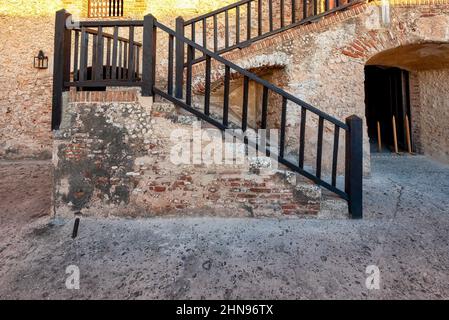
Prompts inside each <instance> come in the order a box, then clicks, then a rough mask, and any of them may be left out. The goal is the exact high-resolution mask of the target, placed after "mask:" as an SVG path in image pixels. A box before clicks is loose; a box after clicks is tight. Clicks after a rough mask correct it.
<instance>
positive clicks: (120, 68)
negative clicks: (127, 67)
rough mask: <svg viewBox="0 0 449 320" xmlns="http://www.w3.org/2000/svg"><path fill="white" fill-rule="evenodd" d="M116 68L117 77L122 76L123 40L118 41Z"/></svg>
mask: <svg viewBox="0 0 449 320" xmlns="http://www.w3.org/2000/svg"><path fill="white" fill-rule="evenodd" d="M118 49H119V50H118V65H117V67H118V70H117V79H122V78H123V41H119V47H118Z"/></svg>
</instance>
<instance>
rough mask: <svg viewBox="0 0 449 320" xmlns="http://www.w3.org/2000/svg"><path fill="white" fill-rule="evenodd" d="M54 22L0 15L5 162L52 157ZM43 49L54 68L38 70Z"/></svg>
mask: <svg viewBox="0 0 449 320" xmlns="http://www.w3.org/2000/svg"><path fill="white" fill-rule="evenodd" d="M53 23H54V22H53V18H50V17H45V16H42V17H34V18H32V19H30V18H27V17H21V16H0V30H1V41H0V66H1V73H0V87H1V90H0V158H6V159H17V158H20V159H23V158H49V157H50V156H51V131H50V124H51V95H52V58H53V32H54V30H53V29H54V27H53ZM39 50H43V51H44V53H45V55H47V56H48V57H49V65H50V66H49V69H46V70H38V69H35V68H33V59H34V56H37V54H38V52H39Z"/></svg>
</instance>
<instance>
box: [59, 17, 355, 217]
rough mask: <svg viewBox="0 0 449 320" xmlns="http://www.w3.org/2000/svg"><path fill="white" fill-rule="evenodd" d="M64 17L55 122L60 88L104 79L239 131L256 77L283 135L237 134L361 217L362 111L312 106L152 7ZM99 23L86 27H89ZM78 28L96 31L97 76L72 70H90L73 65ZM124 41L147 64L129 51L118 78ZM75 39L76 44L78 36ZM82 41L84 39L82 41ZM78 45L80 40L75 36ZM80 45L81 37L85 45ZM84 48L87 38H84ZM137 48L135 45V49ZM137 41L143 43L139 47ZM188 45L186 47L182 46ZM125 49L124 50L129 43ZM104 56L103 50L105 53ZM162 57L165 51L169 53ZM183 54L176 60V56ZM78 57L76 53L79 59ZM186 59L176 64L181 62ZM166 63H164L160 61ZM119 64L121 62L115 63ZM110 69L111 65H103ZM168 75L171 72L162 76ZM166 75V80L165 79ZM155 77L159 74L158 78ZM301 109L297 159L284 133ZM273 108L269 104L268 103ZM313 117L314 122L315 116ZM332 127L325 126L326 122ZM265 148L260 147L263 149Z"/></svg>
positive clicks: (265, 115) (61, 20)
mask: <svg viewBox="0 0 449 320" xmlns="http://www.w3.org/2000/svg"><path fill="white" fill-rule="evenodd" d="M67 18H70V15H69V14H67V13H66V12H65V11H63V10H62V11H59V12H58V13H57V16H56V33H55V35H56V37H55V62H54V65H55V68H54V84H53V123H52V128H53V129H58V128H59V123H60V120H61V105H62V92H63V91H65V90H68V89H69V88H70V87H71V86H74V87H77V88H80V87H99V86H130V85H133V86H140V87H141V88H142V95H144V96H154V95H159V96H161V97H163V98H165V99H167V100H169V101H171V102H172V103H174V104H175V105H177V106H179V107H181V108H183V109H185V110H187V111H189V112H190V113H192V114H193V115H195V116H196V117H198V118H200V119H202V120H204V121H206V122H208V123H210V124H212V125H214V126H215V127H217V128H219V129H221V130H226V129H230V128H231V127H232V128H235V126H236V125H237V126H238V127H239V128H240V129H241V131H242V132H243V133H244V132H246V131H247V129H248V104H249V103H248V90H249V81H253V82H255V83H257V84H258V85H259V86H261V87H262V88H263V90H262V92H263V93H262V95H263V98H262V99H261V101H262V102H261V103H262V105H261V106H260V107H261V108H260V110H262V114H261V116H260V118H261V119H259V120H260V123H261V129H269V128H267V118H268V114H269V112H270V108H276V109H275V110H280V113H281V114H280V119H281V121H280V122H281V123H280V127H279V131H280V135H279V144H278V146H277V149H276V150H274V151H273V148H272V147H271V146H261V145H259V144H258V142H257V140H256V141H252V140H251V139H248V137H245V136H244V135H242V136H240V137H239V138H242V139H243V141H245V143H247V144H249V145H252V146H254V147H256V148H257V149H258V150H259V151H260V150H264V149H265V152H266V154H267V155H269V156H270V157H274V158H275V159H276V160H277V161H278V162H279V163H281V164H283V165H285V166H286V167H288V168H290V169H291V170H293V171H295V172H297V173H299V174H301V175H303V176H305V177H307V178H309V179H310V180H312V181H314V182H315V183H317V184H319V185H321V186H322V187H324V188H326V189H328V190H330V191H332V192H334V193H335V194H337V195H338V196H340V197H341V198H343V199H345V200H347V201H348V204H349V211H350V213H351V215H352V217H353V218H361V217H362V120H361V119H360V118H359V117H357V116H350V117H348V118H347V119H346V122H341V121H340V120H338V119H336V118H334V117H332V116H330V115H328V114H326V113H325V112H323V111H321V110H319V109H317V108H315V107H313V106H311V105H310V104H308V103H306V102H304V101H302V100H300V99H298V98H297V97H295V96H293V95H291V94H290V93H288V92H286V91H284V90H282V89H281V88H279V87H277V86H275V85H273V84H271V83H269V82H267V81H266V80H263V79H261V78H259V77H258V76H256V75H255V74H253V73H251V72H249V71H247V70H245V69H242V68H240V67H239V66H237V65H235V64H233V63H232V62H230V61H228V60H226V59H224V58H222V57H221V56H220V55H219V54H217V53H215V52H213V51H211V50H209V49H207V48H204V47H202V46H201V45H199V44H197V43H195V42H194V41H192V40H190V39H188V38H186V37H184V36H182V35H180V34H179V33H177V32H176V31H173V30H171V29H170V28H168V27H166V26H165V25H163V24H161V23H159V22H158V21H157V20H156V19H155V18H154V17H153V16H152V15H147V16H145V18H144V20H143V21H108V22H104V21H103V22H99V21H96V22H81V23H80V30H78V29H74V30H68V29H67V28H66V26H65V23H64V22H65V21H66V19H67ZM105 27H113V28H114V30H115V32H114V34H113V37H112V38H111V36H110V35H105V34H104V33H103V32H102V28H105ZM138 27H143V43H142V45H141V46H140V44H136V43H135V42H134V41H133V39H134V31H133V30H134V28H138ZM118 28H128V30H129V38H128V39H127V41H125V39H122V40H120V39H119V37H118V33H117V29H118ZM91 29H93V30H95V31H88V30H91ZM80 31H81V36H82V35H83V34H84V36H85V37H86V34H88V32H90V34H91V35H93V36H96V37H97V43H96V46H94V47H95V48H97V49H95V51H96V52H95V53H92V55H94V54H95V55H96V59H95V60H93V61H95V62H96V63H95V64H93V65H92V68H93V69H92V70H93V71H92V72H93V77H94V78H93V79H84V78H83V80H78V79H73V80H70V78H71V77H72V78H73V76H74V75H75V74H77V71H78V70H80V71H81V72H80V75H81V74H82V73H83V72H84V71H85V70H86V66H87V65H88V64H87V63H86V62H85V59H84V58H83V59H84V60H83V63H82V65H81V66H80V67H79V68H78V69H77V68H73V72H71V71H72V70H71V68H70V66H71V61H73V59H75V58H76V56H77V53H76V52H81V55H83V54H84V55H85V54H86V53H85V52H86V49H84V51H83V49H79V50H81V51H79V50H73V51H72V50H71V48H72V39H71V34H72V32H75V33H76V32H80ZM161 35H162V36H163V37H166V39H167V40H166V41H167V44H168V50H167V51H166V52H167V53H166V54H167V59H168V63H167V64H166V65H164V66H162V65H157V64H156V57H158V58H161V57H160V56H159V55H160V54H161V52H159V51H158V44H161V43H162V42H161V41H163V39H158V41H157V37H158V36H161ZM99 39H103V40H104V39H106V42H107V41H108V40H107V39H112V40H111V41H112V43H113V44H112V49H111V50H112V53H111V54H112V55H111V57H112V60H111V61H109V62H108V61H107V60H108V59H106V62H105V59H101V58H99V57H101V56H102V55H101V50H102V49H101V48H102V44H99V42H100V41H101V42H104V41H103V40H100V41H99ZM120 41H122V42H123V43H128V57H136V55H135V53H134V52H135V51H138V50H140V48H141V51H142V54H141V56H142V57H143V59H142V65H141V75H142V76H141V78H140V77H139V76H138V72H137V73H134V72H133V71H136V70H139V67H137V66H136V64H135V63H136V61H132V59H128V60H127V63H125V64H124V65H125V66H126V67H127V69H128V71H127V72H126V73H124V74H125V78H124V79H118V78H117V77H118V76H117V73H118V72H115V74H114V75H115V77H113V76H112V75H113V71H114V70H116V69H114V66H118V61H119V59H116V57H117V53H114V52H117V51H118V49H117V48H118V43H119V42H120ZM74 42H75V44H74V46H75V47H76V39H75V41H74ZM81 43H82V41H81ZM78 46H80V44H79V43H78ZM81 46H82V45H81ZM181 46H182V47H183V48H185V50H186V52H187V55H186V56H185V57H184V55H183V56H178V55H177V54H176V55H175V47H176V48H177V49H179V48H180V47H181ZM84 47H85V48H86V47H87V45H84ZM131 48H133V49H131ZM136 48H139V49H136ZM183 51H184V49H183ZM125 52H126V51H125ZM197 52H198V53H199V54H200V55H201V56H203V57H204V59H205V73H204V87H205V94H204V104H203V106H202V107H198V106H197V105H195V104H194V103H193V102H192V87H193V73H192V66H193V63H194V59H195V55H196V53H197ZM103 57H104V55H103ZM164 58H165V57H163V59H164ZM179 59H180V60H181V61H178V60H179ZM75 60H76V59H75ZM178 65H179V66H181V67H180V68H179V69H178V67H176V66H178ZM212 65H214V68H217V69H216V70H218V69H219V68H220V67H219V66H221V68H222V69H223V70H224V76H223V86H224V96H223V105H222V108H221V115H220V117H219V118H217V117H216V116H214V115H212V114H211V111H210V106H211V105H210V104H211V103H210V101H211V99H210V98H211V74H212ZM110 66H111V67H112V69H110V70H111V73H110V76H109V77H108V76H105V73H104V72H103V74H102V73H101V72H102V70H105V69H104V68H106V71H107V70H109V67H110ZM184 66H186V68H185V69H186V70H185V80H183V81H181V82H180V83H177V86H176V87H174V80H175V79H177V77H178V76H179V74H181V77H182V75H183V73H184ZM157 67H158V74H161V72H163V74H164V76H163V77H161V78H162V79H159V78H158V79H156V68H157ZM161 68H162V69H164V68H165V70H163V71H162V69H161ZM117 70H120V69H117ZM106 74H107V75H109V73H108V72H106ZM165 75H166V77H165ZM231 76H232V78H235V77H241V78H242V79H243V95H242V97H243V99H242V115H241V121H240V123H239V124H235V123H234V124H232V126H231V123H230V121H229V111H230V103H229V88H230V83H231ZM164 79H166V83H165V84H164V83H163V81H161V80H164ZM156 80H158V81H156ZM269 95H276V96H277V97H279V99H275V101H279V105H277V106H273V105H272V104H270V105H269V104H268V96H269ZM292 110H293V111H296V112H297V111H300V115H301V116H300V118H301V119H300V120H301V121H300V130H299V131H300V132H299V152H298V155H297V157H295V159H296V160H292V159H291V157H290V155H289V156H287V155H286V134H287V127H288V126H287V119H289V118H291V117H292V115H290V116H289V115H288V112H289V111H290V112H292ZM271 111H272V110H271ZM310 117H313V118H315V119H316V120H317V126H316V127H317V136H316V139H317V144H316V149H315V150H308V149H306V148H307V146H306V141H307V140H308V139H309V138H310V137H306V134H307V132H306V121H307V119H308V118H309V119H310ZM312 125H313V123H312ZM325 128H333V129H332V132H333V133H332V139H333V150H332V155H329V157H330V158H331V159H332V169H331V171H332V172H331V175H330V177H329V179H326V178H324V177H323V175H322V170H321V168H322V160H323V139H324V134H328V132H325V130H324V129H325ZM327 131H328V130H327ZM342 133H343V134H344V135H345V147H346V150H345V154H344V158H345V164H344V165H345V174H344V181H345V183H344V187H342V186H341V185H339V184H338V183H337V168H338V158H339V157H338V153H339V144H340V135H341V134H342ZM262 148H263V149H262ZM305 154H307V155H312V154H315V170H313V171H312V170H309V169H307V168H306V167H305V165H304V163H305V161H304V158H305Z"/></svg>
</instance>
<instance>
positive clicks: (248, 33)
mask: <svg viewBox="0 0 449 320" xmlns="http://www.w3.org/2000/svg"><path fill="white" fill-rule="evenodd" d="M246 28H247V29H246V40H250V39H251V2H248V3H247V4H246Z"/></svg>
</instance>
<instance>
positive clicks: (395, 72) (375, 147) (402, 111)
mask: <svg viewBox="0 0 449 320" xmlns="http://www.w3.org/2000/svg"><path fill="white" fill-rule="evenodd" d="M365 106H366V110H365V114H366V123H367V126H368V137H369V140H370V146H371V152H389V151H395V152H396V151H413V149H412V142H411V132H410V119H411V113H410V92H409V72H408V71H407V70H404V69H400V68H396V67H384V66H377V65H374V66H366V67H365ZM409 148H410V149H409Z"/></svg>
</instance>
